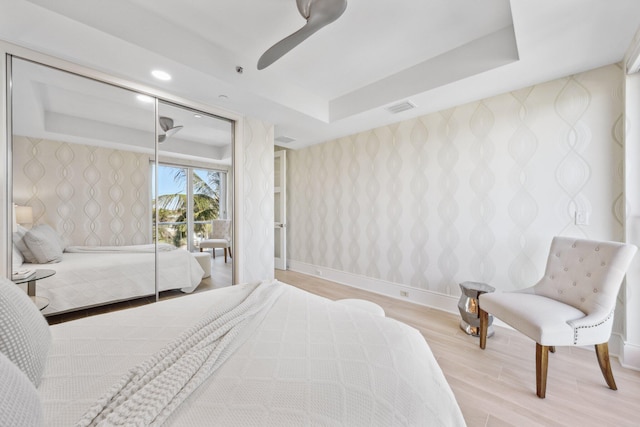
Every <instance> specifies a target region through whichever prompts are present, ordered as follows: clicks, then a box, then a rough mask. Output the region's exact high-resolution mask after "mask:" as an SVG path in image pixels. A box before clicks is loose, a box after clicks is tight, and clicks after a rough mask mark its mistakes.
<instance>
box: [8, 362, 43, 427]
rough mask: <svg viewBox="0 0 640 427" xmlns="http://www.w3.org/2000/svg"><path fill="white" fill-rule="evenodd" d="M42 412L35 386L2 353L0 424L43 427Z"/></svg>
mask: <svg viewBox="0 0 640 427" xmlns="http://www.w3.org/2000/svg"><path fill="white" fill-rule="evenodd" d="M42 412H43V411H42V403H41V402H40V396H38V391H37V390H36V388H35V387H34V385H33V384H32V383H31V382H30V381H29V378H27V376H26V375H25V374H24V373H23V372H22V371H20V369H18V367H17V366H16V365H14V364H13V363H11V361H10V360H9V359H7V357H6V356H4V355H3V354H2V353H0V423H1V424H2V425H3V426H24V427H31V426H34V427H35V426H43V425H44V419H43V418H44V417H43V414H42Z"/></svg>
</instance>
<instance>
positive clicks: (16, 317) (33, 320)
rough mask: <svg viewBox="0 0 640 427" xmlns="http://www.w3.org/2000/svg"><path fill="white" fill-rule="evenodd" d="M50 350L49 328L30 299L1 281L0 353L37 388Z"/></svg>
mask: <svg viewBox="0 0 640 427" xmlns="http://www.w3.org/2000/svg"><path fill="white" fill-rule="evenodd" d="M49 347H51V332H50V331H49V325H48V324H47V321H46V320H45V319H44V316H43V315H42V314H41V313H40V310H38V308H37V307H36V305H35V304H34V303H33V302H32V301H31V299H30V298H29V296H28V295H27V294H26V293H25V292H24V291H23V290H22V289H21V288H20V287H19V286H18V285H16V284H15V283H13V282H12V281H10V280H9V279H6V278H0V353H2V354H4V355H5V356H6V357H7V358H8V359H9V360H10V361H12V362H13V363H14V364H15V365H16V366H17V367H18V368H20V370H21V371H22V372H24V373H25V374H26V375H27V377H28V378H29V379H30V380H31V382H33V384H34V385H35V386H36V387H37V386H38V385H39V384H40V378H41V377H42V371H43V370H44V364H45V361H46V359H47V354H48V353H49Z"/></svg>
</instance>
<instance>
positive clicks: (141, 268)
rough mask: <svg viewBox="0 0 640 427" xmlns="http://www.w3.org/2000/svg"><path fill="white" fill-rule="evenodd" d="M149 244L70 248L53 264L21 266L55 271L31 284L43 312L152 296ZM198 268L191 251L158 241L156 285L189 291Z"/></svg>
mask: <svg viewBox="0 0 640 427" xmlns="http://www.w3.org/2000/svg"><path fill="white" fill-rule="evenodd" d="M155 256H156V254H155V245H135V246H94V247H89V246H70V247H67V248H66V249H65V252H64V253H63V254H62V260H61V261H60V262H57V263H46V264H35V263H26V264H23V268H33V269H38V268H41V269H52V270H55V272H56V274H55V275H53V276H51V277H48V278H46V279H43V280H39V281H38V282H37V291H36V292H37V295H39V296H41V297H45V298H47V299H48V300H49V305H48V306H47V307H46V308H45V309H44V310H43V314H44V315H52V314H59V313H63V312H66V311H71V310H77V309H78V308H83V307H90V306H95V305H101V304H107V303H111V302H116V301H122V300H128V299H133V298H139V297H143V296H147V295H153V294H155V285H154V277H155V275H156V270H155ZM203 275H204V270H203V269H202V267H201V266H200V264H199V263H198V262H197V261H196V259H195V257H194V256H193V254H191V253H189V252H188V251H186V250H184V249H178V248H175V247H174V246H172V245H166V244H159V245H158V289H159V290H160V291H166V290H171V289H180V290H181V291H183V292H185V293H190V292H193V291H194V290H195V289H196V288H197V287H198V285H199V284H200V281H201V280H202V277H203Z"/></svg>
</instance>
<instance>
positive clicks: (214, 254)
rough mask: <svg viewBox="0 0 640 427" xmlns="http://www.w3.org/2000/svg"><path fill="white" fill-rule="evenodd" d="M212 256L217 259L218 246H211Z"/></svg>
mask: <svg viewBox="0 0 640 427" xmlns="http://www.w3.org/2000/svg"><path fill="white" fill-rule="evenodd" d="M211 256H212V257H213V259H216V248H211Z"/></svg>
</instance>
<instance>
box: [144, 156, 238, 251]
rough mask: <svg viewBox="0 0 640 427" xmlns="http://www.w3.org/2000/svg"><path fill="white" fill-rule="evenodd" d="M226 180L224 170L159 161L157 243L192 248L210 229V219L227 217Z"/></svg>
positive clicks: (156, 210)
mask: <svg viewBox="0 0 640 427" xmlns="http://www.w3.org/2000/svg"><path fill="white" fill-rule="evenodd" d="M152 173H155V172H152ZM226 181H227V174H226V172H224V171H218V170H213V169H201V168H191V167H186V166H176V165H168V164H162V163H161V164H159V165H158V187H157V195H158V196H157V202H156V201H154V206H156V205H157V209H154V214H155V212H157V214H158V230H157V240H158V242H159V243H170V244H173V245H174V246H176V247H179V248H185V249H188V250H194V249H195V248H196V247H197V245H198V243H199V241H200V240H201V239H203V238H206V237H207V236H208V234H209V233H210V232H211V220H212V219H218V218H223V219H224V218H226V217H227V208H226V191H225V188H226ZM154 219H155V218H154ZM154 224H155V221H154Z"/></svg>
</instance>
